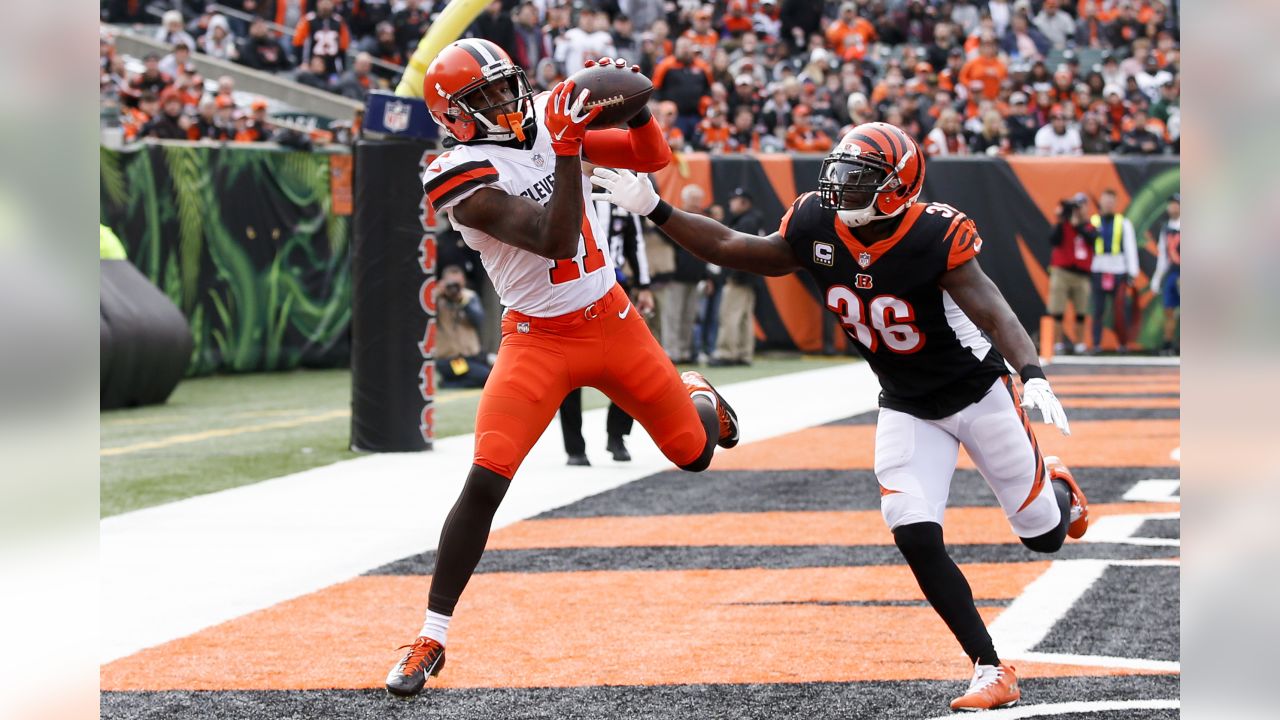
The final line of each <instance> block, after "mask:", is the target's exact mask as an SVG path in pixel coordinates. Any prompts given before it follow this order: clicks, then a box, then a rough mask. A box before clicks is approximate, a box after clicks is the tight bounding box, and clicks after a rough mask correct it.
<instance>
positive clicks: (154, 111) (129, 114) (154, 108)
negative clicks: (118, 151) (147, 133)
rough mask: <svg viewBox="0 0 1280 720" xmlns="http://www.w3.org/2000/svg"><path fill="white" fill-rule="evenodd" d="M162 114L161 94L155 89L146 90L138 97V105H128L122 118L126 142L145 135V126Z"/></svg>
mask: <svg viewBox="0 0 1280 720" xmlns="http://www.w3.org/2000/svg"><path fill="white" fill-rule="evenodd" d="M159 115H160V96H159V94H158V93H156V92H155V91H154V90H144V91H142V93H141V95H140V96H139V98H138V106H137V107H132V108H131V107H126V108H124V112H123V113H122V115H121V118H120V125H121V127H122V128H123V129H124V139H125V142H133V141H134V140H138V139H140V138H142V137H143V128H145V127H147V125H148V124H149V123H150V122H151V120H152V118H156V117H159Z"/></svg>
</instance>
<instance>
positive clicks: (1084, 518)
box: [1044, 455, 1089, 540]
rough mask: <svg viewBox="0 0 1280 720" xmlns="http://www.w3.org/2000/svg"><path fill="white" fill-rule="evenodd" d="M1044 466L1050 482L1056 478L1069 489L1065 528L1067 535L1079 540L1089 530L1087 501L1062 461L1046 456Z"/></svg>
mask: <svg viewBox="0 0 1280 720" xmlns="http://www.w3.org/2000/svg"><path fill="white" fill-rule="evenodd" d="M1044 466H1045V467H1046V468H1048V470H1049V479H1050V480H1053V479H1055V478H1056V479H1058V480H1061V481H1063V482H1065V483H1066V484H1067V487H1069V488H1071V524H1070V525H1068V526H1067V535H1070V536H1071V537H1073V538H1075V539H1077V540H1079V539H1080V538H1082V537H1084V533H1085V531H1086V530H1088V529H1089V500H1088V498H1086V497H1085V496H1084V491H1083V490H1081V489H1080V486H1079V485H1077V484H1076V479H1075V478H1074V477H1072V476H1071V471H1070V470H1068V469H1067V466H1066V465H1063V464H1062V460H1060V459H1058V458H1057V457H1055V456H1053V455H1048V456H1046V457H1045V459H1044Z"/></svg>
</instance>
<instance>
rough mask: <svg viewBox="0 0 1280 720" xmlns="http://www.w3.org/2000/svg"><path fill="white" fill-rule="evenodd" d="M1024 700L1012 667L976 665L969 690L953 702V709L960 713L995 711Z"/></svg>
mask: <svg viewBox="0 0 1280 720" xmlns="http://www.w3.org/2000/svg"><path fill="white" fill-rule="evenodd" d="M1021 698H1022V691H1021V690H1019V689H1018V678H1017V677H1016V676H1015V675H1014V674H1013V666H1012V665H1003V664H1001V665H998V666H997V665H974V667H973V679H972V680H970V681H969V690H968V692H966V693H965V694H963V695H961V696H960V697H958V698H956V699H955V700H952V701H951V709H952V710H957V711H960V712H975V711H978V710H994V709H996V708H1002V707H1009V706H1010V705H1013V704H1014V703H1016V702H1018V700H1019V699H1021Z"/></svg>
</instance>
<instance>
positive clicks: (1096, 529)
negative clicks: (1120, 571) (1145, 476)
mask: <svg viewBox="0 0 1280 720" xmlns="http://www.w3.org/2000/svg"><path fill="white" fill-rule="evenodd" d="M1179 517H1180V513H1176V512H1167V513H1137V514H1134V515H1109V516H1107V517H1104V518H1099V519H1098V520H1097V522H1094V523H1091V524H1090V525H1089V534H1087V535H1085V536H1084V538H1082V539H1081V542H1095V543H1122V544H1125V545H1140V546H1143V547H1181V546H1182V540H1180V539H1178V538H1149V537H1134V534H1135V533H1137V532H1138V528H1140V527H1141V526H1142V523H1144V522H1146V521H1148V520H1177V519H1179Z"/></svg>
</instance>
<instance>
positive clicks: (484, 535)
mask: <svg viewBox="0 0 1280 720" xmlns="http://www.w3.org/2000/svg"><path fill="white" fill-rule="evenodd" d="M510 486H511V481H510V480H509V479H507V478H504V477H502V476H501V475H499V474H498V473H496V472H494V471H492V470H488V469H486V468H482V467H480V466H479V465H472V466H471V472H470V473H468V475H467V483H466V485H464V486H463V487H462V494H461V495H459V496H458V501H457V502H456V503H454V504H453V509H452V510H450V511H449V517H448V518H446V519H445V521H444V529H443V530H442V531H441V532H440V548H439V550H437V551H436V570H435V573H434V574H433V575H432V576H431V592H430V595H429V596H428V600H427V609H428V610H431V611H432V612H438V613H440V614H441V615H453V608H454V606H455V605H457V604H458V597H459V596H461V595H462V591H463V589H465V588H466V587H467V581H468V580H470V579H471V574H472V573H473V572H475V569H476V564H477V563H479V562H480V556H481V555H483V554H484V546H485V543H486V542H488V540H489V528H490V527H491V526H492V525H493V515H494V513H496V512H497V511H498V505H499V504H501V503H502V498H503V496H505V495H506V494H507V488H508V487H510Z"/></svg>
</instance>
